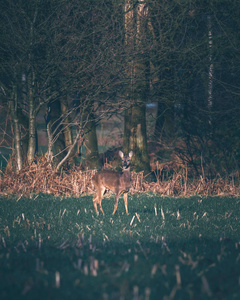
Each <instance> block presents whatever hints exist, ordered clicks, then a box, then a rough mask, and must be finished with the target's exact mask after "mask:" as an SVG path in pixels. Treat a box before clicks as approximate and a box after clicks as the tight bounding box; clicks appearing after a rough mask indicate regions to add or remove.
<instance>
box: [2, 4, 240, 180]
mask: <svg viewBox="0 0 240 300" xmlns="http://www.w3.org/2000/svg"><path fill="white" fill-rule="evenodd" d="M239 15H240V7H239V3H238V1H236V0H231V1H224V0H220V1H219V0H212V1H211V0H209V1H207V0H206V1H202V0H201V1H200V0H174V1H166V0H161V1H159V0H146V1H144V0H143V1H140V0H139V1H138V0H104V1H103V0H101V1H96V0H89V1H79V0H71V1H67V0H51V1H50V0H49V1H48V0H46V1H39V0H33V1H23V0H20V1H17V2H16V1H13V0H6V1H4V3H2V7H1V12H0V28H1V33H0V34H1V47H0V105H1V120H0V129H1V133H0V135H1V140H0V147H1V154H0V155H1V160H2V161H3V165H4V166H6V165H7V166H6V168H2V171H1V172H2V173H1V174H2V176H3V174H5V175H6V173H8V174H11V176H15V175H19V176H20V175H21V174H22V173H21V172H23V170H25V171H26V169H27V170H29V169H31V168H33V164H36V163H41V162H44V164H45V166H47V167H48V168H51V170H52V171H53V172H54V173H55V174H56V173H59V172H62V171H64V170H65V171H67V170H70V169H72V170H73V169H74V168H78V170H79V169H81V170H93V169H100V168H101V166H102V165H103V164H104V163H106V162H107V161H108V162H109V161H111V160H114V159H115V158H114V156H113V155H112V153H114V152H117V151H116V150H118V148H119V149H120V148H121V149H123V152H124V153H128V152H129V151H130V150H132V151H133V153H134V156H133V161H132V165H133V170H134V171H135V172H140V173H141V172H142V174H143V176H149V178H150V180H152V179H153V180H156V177H158V178H160V179H161V180H163V179H164V178H166V177H167V176H170V177H171V176H173V173H174V172H175V173H176V172H180V171H179V170H180V169H181V170H182V173H184V174H185V175H184V176H185V179H186V177H187V176H188V177H189V178H201V180H202V182H203V181H204V180H211V179H213V178H224V179H226V178H227V179H229V178H230V179H231V180H232V181H233V180H237V179H239V161H240V152H239V151H240V139H239V136H240V101H239V100H240V99H239V98H240V86H239V82H240V81H239V79H240V64H239V62H240V38H239V32H240V21H239ZM102 124H105V125H104V126H105V127H108V126H109V128H111V139H110V141H109V144H108V145H107V144H106V145H104V146H105V147H100V144H101V138H100V135H99V133H100V132H101V128H103V125H102ZM119 127H120V129H119ZM40 131H41V132H43V133H44V136H45V141H46V143H45V151H44V152H43V151H42V150H41V151H40V149H39V142H40V137H39V136H40ZM108 134H109V133H108ZM103 135H104V133H101V137H102V136H103ZM107 150H108V151H107ZM6 153H7V154H10V156H7V154H6ZM149 174H150V175H149ZM156 175H157V176H156ZM11 176H10V177H11ZM164 176H165V177H164ZM171 178H172V177H171ZM10 181H11V180H10Z"/></svg>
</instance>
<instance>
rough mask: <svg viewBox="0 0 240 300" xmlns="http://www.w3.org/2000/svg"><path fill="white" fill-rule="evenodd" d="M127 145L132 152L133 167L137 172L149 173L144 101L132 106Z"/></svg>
mask: <svg viewBox="0 0 240 300" xmlns="http://www.w3.org/2000/svg"><path fill="white" fill-rule="evenodd" d="M129 145H130V149H129V150H133V152H134V156H133V166H134V169H135V170H136V171H137V172H139V171H144V173H145V174H149V173H150V172H151V168H150V162H149V155H148V151H147V131H146V105H145V104H144V103H143V104H140V105H135V106H133V107H132V113H131V129H130V139H129Z"/></svg>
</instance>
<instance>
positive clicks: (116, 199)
mask: <svg viewBox="0 0 240 300" xmlns="http://www.w3.org/2000/svg"><path fill="white" fill-rule="evenodd" d="M118 198H119V193H116V194H115V205H114V211H113V215H114V214H115V212H116V210H117V208H118Z"/></svg>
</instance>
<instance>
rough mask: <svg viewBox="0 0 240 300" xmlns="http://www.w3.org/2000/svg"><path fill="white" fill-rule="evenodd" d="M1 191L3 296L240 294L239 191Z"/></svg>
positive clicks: (213, 296)
mask: <svg viewBox="0 0 240 300" xmlns="http://www.w3.org/2000/svg"><path fill="white" fill-rule="evenodd" d="M113 205H114V200H113V196H111V197H110V198H106V199H104V200H103V209H104V211H105V216H102V215H99V216H96V215H95V213H94V212H93V205H92V197H90V196H86V197H81V198H78V199H77V198H60V197H54V196H51V195H41V194H40V195H38V196H36V197H33V198H32V199H28V198H23V197H22V198H17V197H16V198H14V197H2V198H1V199H0V299H51V300H52V299H109V300H110V299H135V300H137V299H165V300H166V299H177V300H178V299H184V300H185V299H240V235H239V229H240V222H239V221H240V208H239V206H240V199H238V198H230V197H225V198H224V197H223V198H220V197H214V198H202V197H192V198H162V197H160V196H158V195H150V194H140V195H133V196H131V195H130V196H129V211H130V214H129V215H128V216H127V215H126V214H125V209H124V205H123V200H122V199H120V201H119V207H118V210H117V212H116V214H115V216H112V211H113Z"/></svg>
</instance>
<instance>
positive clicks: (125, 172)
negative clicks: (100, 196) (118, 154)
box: [122, 166, 131, 180]
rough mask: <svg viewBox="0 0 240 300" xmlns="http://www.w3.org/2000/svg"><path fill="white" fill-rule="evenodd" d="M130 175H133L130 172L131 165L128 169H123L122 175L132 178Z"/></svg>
mask: <svg viewBox="0 0 240 300" xmlns="http://www.w3.org/2000/svg"><path fill="white" fill-rule="evenodd" d="M130 176H131V173H130V166H129V167H127V168H126V169H123V170H122V177H124V178H125V179H129V180H130Z"/></svg>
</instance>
